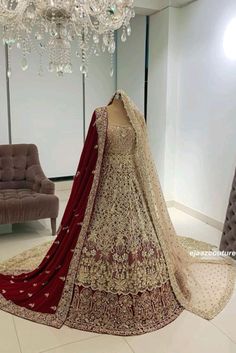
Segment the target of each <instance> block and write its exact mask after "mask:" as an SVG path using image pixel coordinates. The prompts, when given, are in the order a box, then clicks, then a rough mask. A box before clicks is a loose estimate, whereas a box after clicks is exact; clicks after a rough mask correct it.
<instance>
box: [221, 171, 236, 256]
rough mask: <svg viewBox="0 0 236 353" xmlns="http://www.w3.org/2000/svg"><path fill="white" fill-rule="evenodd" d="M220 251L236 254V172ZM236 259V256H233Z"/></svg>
mask: <svg viewBox="0 0 236 353" xmlns="http://www.w3.org/2000/svg"><path fill="white" fill-rule="evenodd" d="M220 250H225V251H235V252H236V171H235V175H234V179H233V185H232V190H231V193H230V197H229V205H228V209H227V213H226V219H225V223H224V229H223V234H222V238H221V242H220ZM233 257H234V258H236V256H233Z"/></svg>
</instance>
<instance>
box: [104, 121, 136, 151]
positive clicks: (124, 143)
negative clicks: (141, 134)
mask: <svg viewBox="0 0 236 353" xmlns="http://www.w3.org/2000/svg"><path fill="white" fill-rule="evenodd" d="M134 149H135V132H134V129H133V127H132V126H131V125H127V126H126V125H115V124H110V123H109V122H108V128H107V144H106V152H107V153H108V154H119V155H120V154H122V155H124V154H133V153H134Z"/></svg>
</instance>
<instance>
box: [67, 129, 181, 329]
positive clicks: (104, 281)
mask: <svg viewBox="0 0 236 353" xmlns="http://www.w3.org/2000/svg"><path fill="white" fill-rule="evenodd" d="M134 148H135V133H134V130H133V128H132V127H131V126H115V125H112V126H111V125H108V132H107V144H106V147H105V152H104V157H103V164H102V168H101V176H100V184H99V188H98V193H97V197H96V200H95V207H94V211H93V214H92V219H91V222H90V226H89V229H88V235H87V238H86V240H85V244H84V246H83V250H82V255H81V259H80V263H79V270H78V273H77V278H76V283H75V292H74V296H73V301H72V304H71V308H70V311H69V316H68V319H67V321H66V324H67V325H68V326H71V327H74V328H78V329H82V330H89V331H96V332H106V333H110V334H120V335H131V334H140V333H143V332H148V331H153V330H156V329H158V328H161V327H163V326H165V325H167V324H168V323H169V322H171V321H172V320H174V319H175V318H176V317H177V316H178V315H179V314H180V312H181V311H182V310H183V308H182V306H181V305H180V304H179V302H178V301H177V299H176V297H175V294H174V292H173V290H172V288H171V285H170V281H169V276H168V271H167V266H166V263H165V258H164V255H163V252H162V249H161V246H160V243H159V241H158V234H156V232H155V230H154V227H153V224H152V219H151V216H150V212H149V209H148V206H147V203H146V200H145V197H144V194H143V192H142V189H141V187H140V183H139V175H138V171H137V170H136V167H135V163H134Z"/></svg>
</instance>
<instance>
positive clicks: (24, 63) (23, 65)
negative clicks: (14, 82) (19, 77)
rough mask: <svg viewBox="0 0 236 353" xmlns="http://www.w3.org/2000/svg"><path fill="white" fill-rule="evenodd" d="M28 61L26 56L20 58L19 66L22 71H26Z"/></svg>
mask: <svg viewBox="0 0 236 353" xmlns="http://www.w3.org/2000/svg"><path fill="white" fill-rule="evenodd" d="M28 67H29V66H28V61H27V58H26V57H25V56H23V58H22V60H21V68H22V70H23V71H26V70H27V69H28Z"/></svg>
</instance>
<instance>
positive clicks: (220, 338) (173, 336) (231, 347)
mask: <svg viewBox="0 0 236 353" xmlns="http://www.w3.org/2000/svg"><path fill="white" fill-rule="evenodd" d="M126 340H127V342H128V343H129V344H130V346H131V347H132V349H133V350H134V352H135V353H143V352H148V353H159V352H161V353H183V352H187V353H202V352H204V353H205V352H207V353H235V352H236V345H235V344H234V343H233V342H232V341H231V340H230V339H229V338H227V337H226V336H225V335H224V334H223V333H221V332H220V331H219V330H218V329H217V328H216V327H214V326H213V325H212V324H211V323H210V322H209V321H207V320H204V319H201V318H199V317H197V316H196V315H194V314H191V313H190V312H188V311H184V312H183V313H182V314H181V315H180V316H179V317H178V318H177V319H176V320H175V321H174V322H172V323H171V324H169V325H168V326H166V327H164V328H162V329H160V330H158V331H156V332H152V333H149V334H145V335H142V336H136V337H127V338H126Z"/></svg>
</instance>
